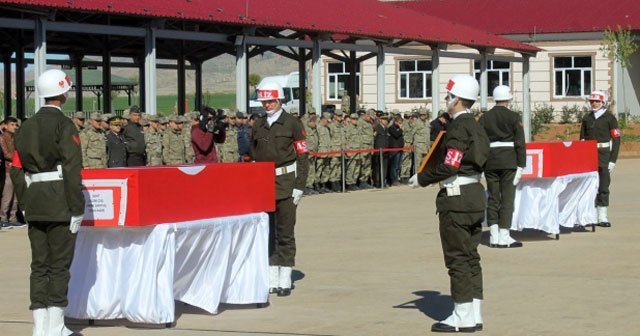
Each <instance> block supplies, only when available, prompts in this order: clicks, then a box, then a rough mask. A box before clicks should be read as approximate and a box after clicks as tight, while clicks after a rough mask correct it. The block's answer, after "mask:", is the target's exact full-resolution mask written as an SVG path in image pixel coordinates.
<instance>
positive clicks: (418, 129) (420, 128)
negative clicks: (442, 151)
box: [413, 109, 430, 167]
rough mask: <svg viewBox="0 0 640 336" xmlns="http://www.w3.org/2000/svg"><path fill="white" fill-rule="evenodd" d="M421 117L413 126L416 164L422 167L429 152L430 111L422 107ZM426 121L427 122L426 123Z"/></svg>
mask: <svg viewBox="0 0 640 336" xmlns="http://www.w3.org/2000/svg"><path fill="white" fill-rule="evenodd" d="M418 113H419V119H418V120H416V123H415V124H414V128H413V152H414V155H415V166H416V167H420V164H421V163H422V159H423V158H424V156H425V155H427V153H428V152H429V145H430V140H429V124H428V122H429V121H428V118H427V117H428V113H427V110H425V109H420V111H419V112H418ZM425 123H426V124H425Z"/></svg>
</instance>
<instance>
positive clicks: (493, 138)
mask: <svg viewBox="0 0 640 336" xmlns="http://www.w3.org/2000/svg"><path fill="white" fill-rule="evenodd" d="M480 124H481V125H482V126H483V127H484V130H485V131H486V133H487V137H488V138H489V141H490V143H491V145H490V147H491V150H490V151H489V158H488V160H487V164H486V166H485V172H484V175H485V178H486V180H487V190H488V192H489V198H488V202H487V223H488V224H489V225H490V226H491V225H494V224H498V228H500V229H506V230H509V229H510V228H511V221H512V218H513V210H514V199H515V195H516V187H515V186H514V185H513V181H514V178H515V176H516V169H517V168H518V167H520V168H524V167H526V165H527V162H526V159H527V151H526V148H525V141H524V129H523V127H522V122H521V121H520V116H519V115H518V114H517V113H516V112H513V111H511V110H509V109H508V108H507V107H504V106H494V107H493V108H492V109H490V110H489V111H487V112H485V113H484V114H483V115H482V117H480ZM494 236H495V233H494ZM506 243H507V242H504V243H498V242H495V244H498V245H501V246H499V247H504V246H502V245H505V244H506ZM507 245H510V244H507ZM516 245H517V247H519V246H522V244H521V243H519V242H516ZM513 247H516V246H513Z"/></svg>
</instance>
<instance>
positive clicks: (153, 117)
mask: <svg viewBox="0 0 640 336" xmlns="http://www.w3.org/2000/svg"><path fill="white" fill-rule="evenodd" d="M147 120H149V121H160V118H159V117H158V116H157V115H155V114H150V115H148V116H147Z"/></svg>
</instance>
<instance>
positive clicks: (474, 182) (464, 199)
mask: <svg viewBox="0 0 640 336" xmlns="http://www.w3.org/2000/svg"><path fill="white" fill-rule="evenodd" d="M454 118H455V120H454V121H453V122H451V125H450V126H449V128H448V129H447V134H446V135H445V139H444V145H443V147H444V148H443V150H444V153H443V154H442V156H443V157H445V159H444V162H442V163H440V164H438V165H436V166H435V167H433V169H424V170H423V171H422V172H421V173H419V174H418V182H419V184H420V185H421V186H427V185H429V184H432V183H437V182H441V184H440V185H441V189H440V191H439V192H438V195H437V197H436V209H437V211H438V214H439V219H440V239H441V241H442V250H443V252H444V259H445V264H446V266H447V268H448V269H449V276H450V278H451V296H452V298H453V301H454V303H456V304H458V303H469V302H472V301H473V300H474V299H479V300H481V299H482V296H483V293H482V269H481V267H480V255H479V254H478V244H479V243H480V237H481V235H482V227H481V224H482V221H483V220H484V210H485V194H484V188H483V186H482V184H480V175H481V174H482V167H483V166H484V165H485V163H486V161H487V157H488V156H489V139H488V138H487V135H486V133H485V131H484V129H483V128H482V126H480V125H479V124H478V122H476V120H475V118H474V117H473V114H472V113H471V112H470V111H466V112H464V111H463V112H458V113H457V114H456V115H455V116H454ZM441 148H442V147H441ZM445 153H446V155H445ZM472 328H475V327H472Z"/></svg>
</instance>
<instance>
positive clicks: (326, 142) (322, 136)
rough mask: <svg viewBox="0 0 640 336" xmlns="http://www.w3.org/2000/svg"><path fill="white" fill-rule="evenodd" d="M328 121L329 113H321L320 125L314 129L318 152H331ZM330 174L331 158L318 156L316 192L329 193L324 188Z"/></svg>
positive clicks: (325, 155)
mask: <svg viewBox="0 0 640 336" xmlns="http://www.w3.org/2000/svg"><path fill="white" fill-rule="evenodd" d="M329 120H331V113H329V112H324V113H322V118H321V119H320V125H318V126H317V127H316V131H317V132H318V152H319V153H322V152H328V151H330V150H331V131H330V130H329ZM330 174H331V158H330V157H329V156H328V155H327V154H320V156H318V158H317V159H316V183H317V187H316V190H317V191H318V192H319V193H321V194H323V193H327V192H331V191H330V190H329V189H327V188H326V184H327V182H329V176H330Z"/></svg>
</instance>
